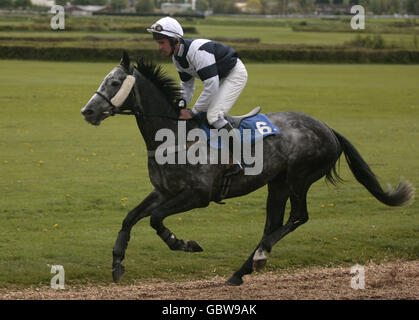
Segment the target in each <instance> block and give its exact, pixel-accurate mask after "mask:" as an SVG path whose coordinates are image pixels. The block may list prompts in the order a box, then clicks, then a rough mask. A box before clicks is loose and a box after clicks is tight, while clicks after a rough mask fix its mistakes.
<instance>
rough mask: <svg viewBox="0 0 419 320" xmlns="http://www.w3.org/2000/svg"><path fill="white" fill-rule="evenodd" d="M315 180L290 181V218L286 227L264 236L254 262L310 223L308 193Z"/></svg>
mask: <svg viewBox="0 0 419 320" xmlns="http://www.w3.org/2000/svg"><path fill="white" fill-rule="evenodd" d="M289 179H290V177H289ZM313 180H314V179H313ZM313 180H311V179H308V178H306V179H301V180H300V179H298V178H297V177H294V179H290V181H292V182H293V183H292V185H291V186H290V201H291V212H290V217H289V219H288V221H287V222H286V224H285V225H283V226H281V227H279V228H277V229H276V230H273V231H272V232H270V233H267V234H264V236H263V239H262V242H261V245H260V247H259V248H258V249H257V251H256V254H255V257H254V260H257V259H258V257H259V256H260V255H261V254H262V253H264V252H266V251H267V252H270V251H271V249H272V247H273V246H274V245H275V244H276V243H277V242H278V241H279V240H281V239H282V238H283V237H285V236H286V235H287V234H288V233H290V232H292V231H294V230H295V229H296V228H298V227H299V226H301V225H302V224H304V223H305V222H307V221H308V211H307V192H308V189H309V187H310V185H311V183H312V182H313ZM316 180H317V179H316Z"/></svg>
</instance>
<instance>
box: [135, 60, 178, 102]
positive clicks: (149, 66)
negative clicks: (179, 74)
mask: <svg viewBox="0 0 419 320" xmlns="http://www.w3.org/2000/svg"><path fill="white" fill-rule="evenodd" d="M136 62H137V66H136V67H135V68H136V69H137V70H138V71H139V72H140V73H141V74H142V75H143V76H144V77H146V78H147V79H148V80H150V81H151V82H152V83H153V84H154V85H155V86H156V87H157V88H158V89H160V91H161V92H162V93H163V95H164V97H165V98H166V100H167V102H169V103H170V104H171V105H173V103H174V102H175V101H176V100H178V99H179V98H180V87H179V85H178V83H177V82H176V81H175V80H173V79H172V78H170V77H169V76H168V75H167V73H166V71H164V70H163V69H162V67H161V66H160V65H158V64H156V63H154V62H152V61H151V60H145V59H143V58H139V59H137V60H136Z"/></svg>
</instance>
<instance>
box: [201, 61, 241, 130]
mask: <svg viewBox="0 0 419 320" xmlns="http://www.w3.org/2000/svg"><path fill="white" fill-rule="evenodd" d="M246 82H247V70H246V67H245V66H244V64H243V62H241V60H240V59H237V63H236V65H235V67H234V68H233V69H231V71H230V73H229V74H228V76H227V77H225V78H224V79H222V80H220V85H219V89H218V92H217V94H216V96H215V97H214V99H213V100H212V102H211V104H210V106H209V107H208V110H207V120H208V123H209V124H210V125H212V126H213V127H214V128H216V129H220V128H222V127H223V126H224V125H225V124H226V123H227V120H225V119H224V115H226V114H227V113H228V112H229V111H230V109H231V107H232V106H233V105H234V103H235V102H236V100H237V99H238V98H239V96H240V93H241V92H242V91H243V89H244V87H245V85H246Z"/></svg>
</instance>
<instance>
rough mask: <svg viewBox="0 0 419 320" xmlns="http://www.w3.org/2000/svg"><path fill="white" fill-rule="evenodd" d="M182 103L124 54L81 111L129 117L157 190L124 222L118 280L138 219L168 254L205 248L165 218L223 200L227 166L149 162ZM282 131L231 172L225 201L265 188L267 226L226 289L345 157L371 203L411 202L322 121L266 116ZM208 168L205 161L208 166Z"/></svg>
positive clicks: (159, 74)
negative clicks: (258, 165) (253, 171)
mask: <svg viewBox="0 0 419 320" xmlns="http://www.w3.org/2000/svg"><path fill="white" fill-rule="evenodd" d="M128 78H130V79H132V80H133V81H134V82H133V83H134V84H133V85H132V87H128V90H127V92H126V93H125V97H123V98H122V99H123V101H118V105H115V100H116V99H115V96H117V95H118V94H119V92H120V91H123V90H122V87H123V86H125V84H124V83H125V80H127V79H128ZM178 98H179V88H178V86H177V85H176V83H175V82H174V80H172V79H170V78H169V77H168V76H167V75H166V74H165V73H164V72H163V71H162V69H161V67H159V66H157V65H156V64H153V63H152V62H144V61H142V60H138V61H137V66H134V65H131V62H130V58H129V56H128V54H127V53H126V52H124V53H123V56H122V59H121V62H120V65H118V66H117V67H115V68H114V69H113V70H112V71H111V72H110V73H109V74H108V75H107V76H106V77H105V78H104V80H103V82H102V83H101V85H100V87H99V89H98V91H96V93H95V94H94V95H93V96H92V98H91V99H90V100H89V102H88V103H87V104H86V106H85V107H84V108H83V109H82V110H81V113H82V115H83V116H84V118H85V120H86V121H87V122H89V123H90V124H93V125H99V124H100V123H101V121H102V120H104V119H106V118H108V117H110V116H112V115H115V114H118V113H121V114H133V115H134V116H135V118H136V120H137V124H138V127H139V129H140V131H141V134H142V136H143V138H144V140H145V144H146V147H147V150H148V154H149V158H148V170H149V177H150V181H151V183H152V185H153V186H154V190H153V191H152V192H151V193H150V194H149V195H148V196H147V197H146V198H145V199H144V200H143V201H142V202H141V203H140V204H139V205H138V206H137V207H135V208H134V209H133V210H131V211H130V212H129V213H128V215H127V216H126V218H125V219H124V220H123V222H122V228H121V230H120V231H119V233H118V236H117V239H116V243H115V246H114V248H113V263H112V275H113V279H114V281H118V280H119V279H120V278H121V277H122V275H123V274H124V272H125V268H124V266H123V265H122V261H123V259H124V257H125V252H126V249H127V246H128V242H129V239H130V232H131V229H132V227H133V226H134V225H135V224H136V223H137V222H138V221H139V220H141V219H142V218H144V217H148V216H149V217H150V225H151V226H152V227H153V228H154V229H155V230H156V232H157V235H158V236H160V238H161V239H162V240H163V241H164V242H165V243H166V244H167V245H168V247H169V248H170V249H171V250H182V251H186V252H199V251H202V248H201V246H200V245H199V244H198V243H197V242H195V241H193V240H188V241H183V240H180V239H178V238H177V237H176V236H175V234H174V233H172V232H171V231H170V230H169V229H168V228H167V227H166V226H165V225H164V224H163V220H164V219H165V218H166V217H168V216H170V215H173V214H176V213H180V212H185V211H188V210H191V209H194V208H202V207H206V206H208V205H209V204H210V202H211V201H215V202H219V201H220V192H221V189H222V187H223V181H224V172H225V170H226V168H227V167H228V164H218V165H214V164H195V165H192V164H190V163H186V164H163V165H161V164H158V163H157V162H156V159H155V157H153V155H154V152H155V150H156V149H157V148H158V146H159V145H160V144H161V142H159V141H156V139H155V136H156V133H157V131H158V130H159V129H161V128H167V129H170V130H172V131H173V132H174V133H176V132H177V127H178V121H184V120H178V115H179V110H178V109H176V108H175V107H174V101H175V100H176V99H178ZM267 117H268V118H269V119H270V121H271V122H272V123H273V124H274V125H276V126H277V127H278V128H279V129H280V134H279V135H272V136H269V137H266V138H265V139H264V140H263V170H262V172H261V173H260V174H257V175H241V174H239V175H235V176H232V177H231V180H230V182H231V184H230V188H229V189H228V192H227V193H226V194H225V195H224V198H233V197H239V196H243V195H246V194H248V193H250V192H253V191H255V190H256V189H258V188H260V187H262V186H264V185H266V184H267V185H268V197H267V203H266V224H265V228H264V233H263V237H262V239H261V241H260V242H259V244H257V246H256V248H255V249H254V251H253V252H252V253H251V255H250V256H249V258H248V259H247V260H246V261H245V262H244V264H243V265H242V266H241V268H240V269H238V270H237V271H236V272H235V273H234V274H233V275H232V276H231V277H230V278H229V279H228V280H227V284H229V285H240V284H242V283H243V280H242V277H243V276H244V275H246V274H250V273H252V271H253V270H259V269H261V268H263V267H264V266H265V264H266V262H267V254H268V253H269V252H270V251H271V249H272V247H273V246H274V245H275V244H276V243H277V242H278V241H279V240H280V239H282V238H283V237H284V236H285V235H287V234H288V233H290V232H292V231H294V230H295V229H296V228H297V227H299V226H301V225H302V224H303V223H305V222H307V220H308V212H307V201H306V197H307V192H308V190H309V188H310V186H311V185H312V184H313V183H314V182H315V181H317V180H319V179H320V178H322V177H326V179H327V180H328V181H330V182H332V183H333V184H335V183H336V182H338V181H340V180H341V179H340V177H339V175H338V174H337V173H336V163H337V160H338V159H339V158H340V156H341V154H342V152H343V153H344V154H345V157H346V160H347V163H348V165H349V167H350V169H351V171H352V173H353V174H354V176H355V178H356V179H357V180H358V182H359V183H361V184H362V185H363V186H364V187H365V188H366V189H367V190H368V191H369V192H370V193H371V194H372V195H373V196H374V197H375V198H376V199H378V200H379V201H381V202H382V203H384V204H386V205H389V206H403V205H408V204H410V203H411V202H412V201H413V198H414V188H413V187H412V186H411V184H410V183H409V182H407V181H405V180H403V179H401V181H400V183H399V184H398V186H397V187H396V188H395V189H394V190H393V191H392V190H391V188H390V189H389V190H388V191H384V190H383V189H382V188H381V186H380V184H379V182H378V181H377V178H376V177H375V175H374V173H373V172H372V171H371V169H370V168H369V166H368V164H367V163H366V162H365V161H364V160H363V159H362V157H361V155H360V154H359V153H358V152H357V150H356V149H355V148H354V146H353V145H352V144H351V143H350V142H349V141H348V140H347V139H346V138H344V137H343V136H342V135H340V134H339V133H337V132H336V131H334V130H333V129H331V128H329V127H328V126H327V125H326V124H324V123H323V122H321V121H319V120H316V119H314V118H312V117H310V116H308V115H306V114H303V113H299V112H275V113H269V114H267ZM187 127H188V130H191V129H193V128H199V123H197V122H196V121H194V120H187ZM208 163H210V162H208ZM288 199H290V203H291V211H290V216H289V219H288V221H287V222H286V223H285V224H284V211H285V207H286V203H287V201H288Z"/></svg>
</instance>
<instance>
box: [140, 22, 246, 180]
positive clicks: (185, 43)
mask: <svg viewBox="0 0 419 320" xmlns="http://www.w3.org/2000/svg"><path fill="white" fill-rule="evenodd" d="M147 31H148V32H150V33H152V34H153V39H154V40H155V41H156V42H157V45H158V50H159V51H160V52H162V53H163V54H164V55H165V56H171V57H172V60H173V64H174V65H175V67H176V69H177V71H178V73H179V76H180V86H181V100H180V101H179V107H180V108H181V110H180V114H179V119H183V120H188V119H191V118H193V117H194V116H195V115H196V114H198V113H199V112H206V113H207V120H208V123H209V124H210V125H211V126H213V127H214V128H215V129H226V130H227V131H228V132H230V131H231V130H232V129H233V126H232V125H231V124H230V123H229V122H228V121H227V120H226V119H225V117H224V115H226V114H227V113H228V111H229V110H230V109H231V107H232V106H233V104H234V103H235V102H236V100H237V99H238V97H239V95H240V93H241V92H242V90H243V88H244V87H245V85H246V82H247V71H246V68H245V66H244V64H243V63H242V61H241V60H240V59H239V58H238V56H237V53H236V51H234V50H233V49H232V48H231V47H229V46H226V45H224V44H222V43H219V42H215V41H211V40H206V39H184V38H183V29H182V26H181V25H180V24H179V22H178V21H177V20H175V19H173V18H171V17H165V18H162V19H160V20H158V21H157V22H156V23H155V24H153V25H152V26H151V27H150V28H148V29H147ZM195 78H198V79H200V80H201V81H202V82H203V84H204V89H203V91H202V92H201V94H200V96H199V98H198V99H197V101H196V102H195V105H194V106H193V108H192V109H186V108H185V107H186V106H187V105H188V104H189V103H190V102H191V100H192V98H193V95H194V92H195ZM233 132H234V131H233ZM230 136H233V139H234V140H235V141H234V142H233V143H240V138H239V137H238V136H237V135H235V134H232V135H230ZM232 151H233V149H232V144H231V143H230V152H232ZM234 162H235V166H234V167H235V170H233V171H235V173H238V171H239V170H240V169H242V166H241V161H240V160H236V159H235V160H234Z"/></svg>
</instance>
